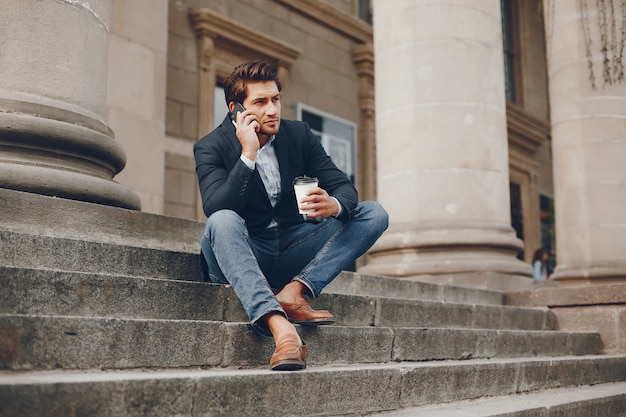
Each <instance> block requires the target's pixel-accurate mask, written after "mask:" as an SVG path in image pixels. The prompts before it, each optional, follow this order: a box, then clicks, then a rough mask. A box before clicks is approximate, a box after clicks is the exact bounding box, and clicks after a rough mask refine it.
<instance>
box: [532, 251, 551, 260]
mask: <svg viewBox="0 0 626 417" xmlns="http://www.w3.org/2000/svg"><path fill="white" fill-rule="evenodd" d="M544 253H545V254H547V253H548V251H547V250H545V249H537V250H536V251H535V254H534V255H533V262H535V261H541V263H543V259H542V257H543V254H544Z"/></svg>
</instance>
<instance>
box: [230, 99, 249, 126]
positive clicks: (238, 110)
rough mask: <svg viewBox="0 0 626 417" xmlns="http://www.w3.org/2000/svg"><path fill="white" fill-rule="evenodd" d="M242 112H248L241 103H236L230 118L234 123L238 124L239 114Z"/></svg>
mask: <svg viewBox="0 0 626 417" xmlns="http://www.w3.org/2000/svg"><path fill="white" fill-rule="evenodd" d="M242 111H246V109H245V108H244V107H243V106H242V105H241V103H235V107H234V108H233V111H231V112H230V118H231V119H232V121H233V122H235V123H237V113H241V112H242Z"/></svg>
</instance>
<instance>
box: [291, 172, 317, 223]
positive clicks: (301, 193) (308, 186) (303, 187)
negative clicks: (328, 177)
mask: <svg viewBox="0 0 626 417" xmlns="http://www.w3.org/2000/svg"><path fill="white" fill-rule="evenodd" d="M317 184H318V181H317V178H315V177H306V176H305V177H296V179H295V180H293V190H294V191H295V192H296V202H297V203H298V205H300V204H301V203H300V202H301V201H302V199H303V198H304V197H306V195H307V193H308V192H309V191H310V190H312V189H314V188H317ZM304 204H306V203H304ZM298 212H299V213H300V214H309V213H310V212H311V210H303V209H301V208H298Z"/></svg>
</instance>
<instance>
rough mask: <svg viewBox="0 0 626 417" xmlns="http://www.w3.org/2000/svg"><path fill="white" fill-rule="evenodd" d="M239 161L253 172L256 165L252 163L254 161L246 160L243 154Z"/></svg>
mask: <svg viewBox="0 0 626 417" xmlns="http://www.w3.org/2000/svg"><path fill="white" fill-rule="evenodd" d="M239 159H241V160H242V162H243V163H244V164H246V166H247V167H248V168H250V169H252V170H254V168H255V166H256V163H255V162H254V160H252V159H250V158H248V157H247V156H245V155H244V154H241V156H240V157H239Z"/></svg>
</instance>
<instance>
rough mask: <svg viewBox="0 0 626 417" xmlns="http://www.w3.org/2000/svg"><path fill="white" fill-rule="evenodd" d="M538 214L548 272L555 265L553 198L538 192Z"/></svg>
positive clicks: (550, 272)
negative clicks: (546, 256)
mask: <svg viewBox="0 0 626 417" xmlns="http://www.w3.org/2000/svg"><path fill="white" fill-rule="evenodd" d="M539 216H540V219H541V247H542V248H544V249H545V250H547V251H548V254H549V256H548V274H549V275H551V274H552V271H554V268H555V267H556V226H555V219H554V199H553V198H552V197H551V196H549V195H546V194H543V193H542V194H539Z"/></svg>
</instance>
